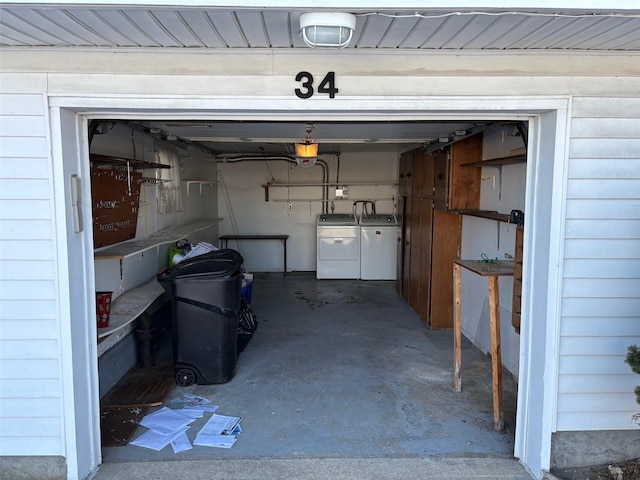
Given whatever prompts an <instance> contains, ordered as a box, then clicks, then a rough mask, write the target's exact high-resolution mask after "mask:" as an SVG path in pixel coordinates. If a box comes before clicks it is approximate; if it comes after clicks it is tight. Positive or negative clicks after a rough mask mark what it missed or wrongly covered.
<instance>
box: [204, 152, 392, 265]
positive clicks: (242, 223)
mask: <svg viewBox="0 0 640 480" xmlns="http://www.w3.org/2000/svg"><path fill="white" fill-rule="evenodd" d="M342 150H343V153H342V154H341V156H340V172H339V181H340V183H341V184H342V185H347V186H349V198H348V199H347V200H339V199H336V198H335V187H330V188H329V199H330V200H332V201H333V202H334V207H335V213H350V212H351V211H352V209H353V202H354V201H355V200H377V202H376V208H377V210H376V211H377V212H378V213H394V212H395V210H394V205H395V203H394V202H395V200H394V199H395V198H397V188H396V186H395V185H364V186H356V185H349V184H350V182H354V183H355V182H358V183H364V182H371V183H375V182H382V183H395V182H396V181H397V176H398V170H397V169H398V153H397V152H396V149H395V147H389V146H387V145H347V146H344V147H343V148H342ZM320 158H321V159H322V160H324V161H326V162H327V164H328V166H329V181H330V182H335V181H336V173H337V167H338V163H337V158H336V156H335V155H320ZM217 168H218V172H219V173H218V179H219V181H220V182H221V184H220V186H219V194H218V204H219V211H220V216H221V217H222V218H224V220H223V222H222V223H221V224H220V234H221V235H222V234H232V233H240V234H257V235H267V234H287V235H290V238H289V240H288V242H287V250H288V258H287V263H288V269H289V270H290V271H315V268H316V218H317V216H318V215H319V214H320V213H322V202H321V201H320V200H321V199H322V187H320V186H313V187H271V188H269V201H265V191H264V189H263V187H262V185H264V184H266V183H268V182H272V183H276V182H277V183H283V184H286V183H292V184H295V183H298V184H299V183H306V184H308V183H322V181H323V180H322V169H321V167H320V166H319V165H316V166H315V167H312V168H301V167H298V166H296V165H295V164H292V163H290V162H286V161H275V160H273V161H268V162H265V161H259V162H256V161H245V162H235V163H224V162H223V161H220V162H218V165H217ZM289 203H290V204H291V209H289ZM361 212H362V207H361V205H359V206H358V213H361ZM234 221H235V227H234ZM229 247H231V248H238V249H239V251H240V252H241V253H242V255H243V256H244V258H245V267H246V268H247V270H248V271H262V272H274V271H275V272H277V271H282V254H283V253H282V245H281V244H280V242H278V241H269V242H266V241H260V242H257V241H244V242H240V244H239V245H238V244H237V243H235V242H230V243H229Z"/></svg>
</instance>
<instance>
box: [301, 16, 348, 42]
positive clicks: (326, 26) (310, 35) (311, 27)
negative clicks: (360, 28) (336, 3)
mask: <svg viewBox="0 0 640 480" xmlns="http://www.w3.org/2000/svg"><path fill="white" fill-rule="evenodd" d="M355 28H356V17H355V15H352V14H350V13H340V12H312V13H303V14H302V15H300V31H301V32H302V39H303V40H304V43H306V44H307V46H309V47H311V48H316V47H329V48H344V47H346V46H347V45H349V42H350V41H351V37H353V31H354V30H355Z"/></svg>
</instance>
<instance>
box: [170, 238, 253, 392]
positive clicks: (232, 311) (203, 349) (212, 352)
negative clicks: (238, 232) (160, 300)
mask: <svg viewBox="0 0 640 480" xmlns="http://www.w3.org/2000/svg"><path fill="white" fill-rule="evenodd" d="M243 262H244V259H243V258H242V256H241V255H240V254H239V253H238V252H236V251H235V250H231V249H224V250H216V251H213V252H210V253H206V254H204V255H199V256H197V257H194V258H190V259H188V260H183V261H182V262H180V263H179V264H177V265H176V266H174V267H173V268H171V269H168V270H165V271H163V272H161V273H159V274H158V281H159V282H160V284H161V285H162V286H163V287H164V289H165V290H166V291H167V292H169V293H170V294H171V311H172V316H173V319H172V323H173V358H174V362H175V368H176V383H177V384H178V385H181V386H187V385H191V384H192V383H197V384H199V385H209V384H214V383H225V382H228V381H229V380H231V377H233V373H234V370H235V368H236V362H237V358H238V351H237V340H238V318H239V313H240V306H241V304H240V298H241V294H240V290H241V284H242V264H243Z"/></svg>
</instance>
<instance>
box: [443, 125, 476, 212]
mask: <svg viewBox="0 0 640 480" xmlns="http://www.w3.org/2000/svg"><path fill="white" fill-rule="evenodd" d="M480 160H482V133H478V134H476V135H473V136H471V137H467V138H465V139H464V140H460V141H459V142H456V143H454V144H452V145H451V155H450V158H449V189H448V195H447V197H448V198H447V210H477V209H479V208H480V182H481V178H482V169H480V168H478V167H467V166H465V164H468V163H473V162H478V161H480Z"/></svg>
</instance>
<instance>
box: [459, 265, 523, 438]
mask: <svg viewBox="0 0 640 480" xmlns="http://www.w3.org/2000/svg"><path fill="white" fill-rule="evenodd" d="M462 268H465V269H467V270H469V271H471V272H473V273H475V274H476V275H480V276H481V277H487V278H488V280H489V319H490V329H491V370H492V380H493V428H494V429H495V430H498V431H501V430H503V429H504V413H503V411H502V355H501V350H500V292H499V286H498V277H504V276H512V275H513V271H514V262H513V261H494V260H489V261H483V260H460V259H456V260H454V261H453V357H454V358H453V388H454V390H455V391H456V392H459V391H460V390H461V389H462V379H461V368H462V305H461V302H460V296H461V291H462V279H461V277H462V274H461V269H462Z"/></svg>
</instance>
